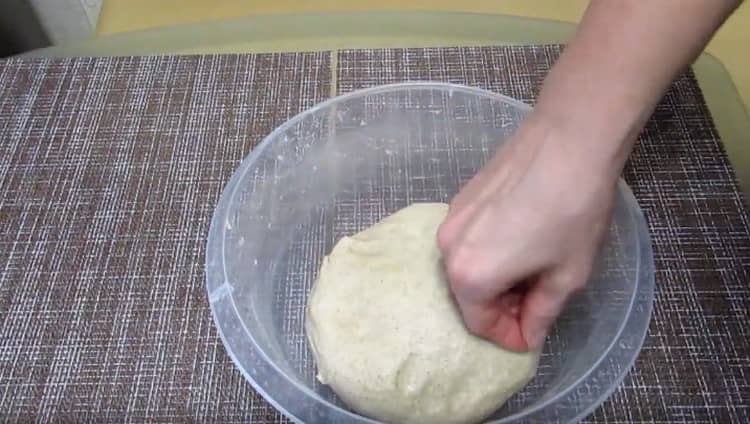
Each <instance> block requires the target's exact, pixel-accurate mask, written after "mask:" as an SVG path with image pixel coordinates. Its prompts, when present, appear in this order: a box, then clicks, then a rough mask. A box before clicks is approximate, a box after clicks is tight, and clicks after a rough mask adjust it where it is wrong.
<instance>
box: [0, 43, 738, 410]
mask: <svg viewBox="0 0 750 424" xmlns="http://www.w3.org/2000/svg"><path fill="white" fill-rule="evenodd" d="M559 52H560V49H559V47H557V46H512V47H482V48H445V49H442V48H430V49H406V50H397V49H394V50H347V51H341V52H338V53H337V54H330V53H329V52H313V53H284V54H259V55H224V56H179V57H177V56H163V57H156V56H154V57H121V58H74V59H11V60H8V61H5V62H0V318H1V319H0V414H1V415H3V416H4V417H5V418H7V419H9V420H17V421H30V420H39V421H53V420H68V421H135V422H142V421H191V420H192V421H209V420H211V421H220V422H230V421H237V422H239V421H243V422H246V421H252V422H260V423H265V422H269V423H277V422H284V421H285V419H284V417H283V416H282V415H281V414H280V413H278V412H277V411H275V410H274V409H273V407H271V406H270V405H269V404H268V403H266V402H265V401H264V400H263V399H262V398H261V397H260V396H259V395H258V394H256V393H255V392H254V391H253V389H252V388H251V386H250V384H249V383H247V382H246V381H245V380H244V378H243V377H242V375H241V374H240V372H239V370H237V369H236V368H235V367H234V365H233V364H232V362H231V360H230V359H229V357H228V356H227V354H226V353H225V351H224V348H223V347H222V344H221V341H220V340H219V337H218V334H217V331H216V329H215V326H214V324H213V320H212V318H211V314H210V308H209V304H208V300H207V298H206V293H205V288H204V274H203V270H204V267H203V260H204V254H205V240H206V234H207V232H208V226H209V222H210V219H211V215H212V212H213V208H214V206H215V204H216V202H217V201H218V196H219V194H220V191H221V189H222V188H223V186H224V184H225V183H226V182H227V181H228V179H229V177H230V175H231V173H232V171H233V170H234V169H235V167H236V166H237V165H238V164H239V163H240V161H241V160H242V158H243V157H244V156H245V155H246V154H247V153H248V152H249V151H250V150H251V149H252V148H253V146H254V145H256V144H257V143H258V142H259V141H260V140H261V139H262V138H263V137H264V136H265V135H266V134H268V133H269V132H270V131H271V130H272V129H273V128H274V127H276V126H277V125H279V124H281V123H282V122H284V121H285V120H287V119H288V118H290V117H291V116H293V115H294V114H296V113H298V112H300V111H302V110H304V109H305V108H308V107H310V106H312V105H314V104H315V103H317V102H320V101H322V100H324V99H326V98H328V97H330V96H332V95H334V94H337V93H345V92H349V91H351V90H355V89H358V88H362V87H368V86H372V85H376V84H383V83H389V82H397V81H407V80H425V79H429V80H438V81H450V82H454V83H462V84H468V85H473V86H478V87H482V88H486V89H489V90H492V91H496V92H499V93H502V94H505V95H509V96H511V97H515V98H518V99H520V100H522V101H525V102H529V103H533V102H534V99H535V95H536V93H537V91H538V88H539V84H540V82H541V81H542V79H543V78H544V75H545V73H546V71H547V70H548V69H549V67H550V65H551V63H552V62H553V61H554V60H555V58H556V57H557V56H558V55H559ZM332 76H335V78H332ZM332 81H336V82H335V83H332ZM625 178H626V180H627V181H628V183H629V184H630V185H631V188H632V189H633V192H634V193H635V195H636V197H637V199H638V201H639V203H640V204H641V207H642V208H643V210H644V212H645V215H646V218H647V221H648V223H649V228H650V231H651V235H652V238H653V244H654V254H655V265H656V284H657V294H656V300H655V305H654V314H653V320H652V324H651V328H650V332H649V335H648V337H647V339H646V342H645V346H644V348H643V351H642V352H641V355H640V357H639V359H638V361H637V363H636V365H635V368H634V369H633V370H632V371H631V373H630V374H629V375H628V376H627V377H626V379H625V381H624V382H623V384H622V385H621V386H620V387H619V388H618V389H617V390H616V391H615V392H614V393H613V394H612V396H611V397H610V399H609V400H608V401H607V402H605V403H604V404H603V405H602V406H601V407H599V408H598V409H597V410H596V411H595V412H594V413H593V414H592V415H591V416H590V417H589V418H587V421H590V422H606V423H612V422H657V423H660V422H663V423H667V422H669V423H673V422H712V423H713V422H715V423H724V422H748V421H750V342H749V341H748V339H749V338H750V330H748V324H750V317H749V316H748V315H749V314H750V312H748V311H750V217H749V215H748V212H747V210H746V209H745V207H744V205H743V201H744V199H743V197H742V194H741V192H740V191H739V190H738V186H737V183H736V180H735V176H734V172H733V170H732V169H731V167H730V166H729V165H728V162H727V158H726V155H725V153H724V151H723V148H722V145H721V143H720V140H719V138H718V135H717V133H716V130H715V128H714V125H713V123H712V121H711V118H710V115H709V113H708V111H707V109H706V107H705V103H704V101H703V97H702V95H701V92H700V90H699V88H698V86H697V85H696V82H695V79H694V77H693V76H692V74H691V73H690V72H687V73H685V74H683V75H681V76H680V77H679V78H678V79H677V80H676V81H675V83H674V84H673V85H672V88H671V89H670V91H669V93H668V94H667V95H666V96H665V98H664V99H663V101H662V102H661V103H660V104H659V106H658V107H657V109H656V112H655V114H654V116H653V118H652V119H651V120H650V121H649V123H648V125H647V126H646V128H645V129H644V131H643V133H642V134H641V136H640V139H639V142H638V144H637V146H636V148H635V152H634V154H633V155H632V157H631V159H630V161H629V163H628V165H627V168H626V171H625Z"/></svg>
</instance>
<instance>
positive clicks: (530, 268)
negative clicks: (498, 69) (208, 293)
mask: <svg viewBox="0 0 750 424" xmlns="http://www.w3.org/2000/svg"><path fill="white" fill-rule="evenodd" d="M532 121H533V120H532V119H531V118H529V120H527V123H526V124H525V125H524V126H522V128H521V129H520V130H519V131H518V132H517V133H516V135H515V136H514V137H513V138H512V139H511V140H510V141H509V142H508V143H507V144H505V145H504V146H503V147H502V148H501V149H499V151H498V152H497V154H496V155H495V157H494V158H493V159H492V160H491V161H490V162H489V163H488V164H487V165H486V166H485V167H484V168H483V169H482V170H481V171H480V172H479V173H478V174H477V175H476V176H475V177H474V178H473V179H472V180H471V181H469V183H468V184H467V185H466V186H465V187H464V188H463V189H462V190H461V191H460V192H459V193H458V195H456V197H455V198H454V199H453V201H452V202H451V205H450V210H449V212H448V216H447V218H446V220H445V221H444V222H443V224H442V226H441V227H440V229H439V232H438V243H439V245H440V249H441V250H442V253H443V261H444V265H445V270H446V273H447V277H448V280H449V281H450V285H451V290H452V292H453V294H454V296H455V299H456V301H457V303H458V306H459V308H460V310H461V313H462V315H463V319H464V322H465V324H466V326H467V328H468V329H469V331H471V332H472V333H474V334H476V335H478V336H481V337H484V338H487V339H489V340H491V341H493V342H495V343H497V344H498V345H500V346H502V347H504V348H506V349H510V350H515V351H526V350H536V349H541V347H542V345H543V344H544V339H545V336H546V334H547V332H548V331H549V328H550V326H551V325H552V324H553V322H554V321H555V319H556V318H557V316H558V315H559V314H560V312H561V311H562V309H563V307H564V305H565V303H566V301H567V299H568V298H569V297H570V296H571V294H573V293H574V292H576V291H578V290H581V289H582V288H584V286H585V284H586V282H587V280H588V278H589V275H590V273H591V270H592V266H593V263H594V260H595V258H596V255H597V253H598V249H599V246H600V244H601V242H602V239H603V238H604V236H605V233H606V231H607V228H608V226H609V222H610V219H611V213H612V212H611V211H612V207H613V202H614V194H615V188H616V181H617V175H618V174H619V170H618V171H615V172H612V171H611V170H605V168H603V167H600V168H599V169H602V170H603V171H602V172H597V171H596V168H597V167H595V166H594V165H592V163H587V158H586V157H585V152H583V151H580V149H578V150H577V148H576V147H575V146H576V140H573V139H571V138H570V137H567V138H566V137H565V136H563V135H562V134H560V133H559V132H555V131H553V130H550V129H547V128H545V127H544V125H538V124H535V123H533V122H532ZM589 159H590V158H589Z"/></svg>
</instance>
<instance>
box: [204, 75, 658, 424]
mask: <svg viewBox="0 0 750 424" xmlns="http://www.w3.org/2000/svg"><path fill="white" fill-rule="evenodd" d="M529 110H530V107H529V106H527V105H525V104H523V103H521V102H518V101H515V100H513V99H510V98H507V97H503V96H500V95H497V94H494V93H490V92H487V91H484V90H479V89H475V88H468V87H463V86H457V85H449V84H438V83H408V84H397V85H389V86H383V87H376V88H372V89H367V90H362V91H357V92H354V93H351V94H347V95H344V96H341V97H337V98H335V99H332V100H329V101H326V102H324V103H322V104H319V105H317V106H315V107H313V108H312V109H310V110H307V111H306V112H304V113H302V114H300V115H297V116H296V117H294V118H293V119H291V120H290V121H289V122H287V123H285V124H284V125H282V126H281V127H279V128H278V129H276V130H275V131H274V132H273V133H271V134H270V135H269V136H268V137H267V138H266V139H265V140H264V141H263V142H262V143H261V144H260V145H259V146H258V147H257V148H255V149H254V150H253V151H252V152H251V153H250V154H249V155H248V157H247V158H246V159H245V160H244V161H243V162H242V164H241V165H240V167H239V169H238V170H237V171H236V172H235V173H234V175H233V177H232V179H231V180H230V181H229V183H228V184H227V187H226V189H225V190H224V192H223V193H222V195H221V200H220V201H219V205H218V207H217V208H216V212H215V214H214V217H213V221H212V223H211V229H210V233H209V237H208V246H207V252H206V285H207V289H208V296H209V300H210V303H211V308H212V310H213V313H214V318H215V320H216V325H217V326H218V328H219V332H220V334H221V337H222V339H223V341H224V345H225V346H226V349H227V352H228V353H229V355H230V356H231V357H232V359H233V360H234V362H235V363H236V364H237V366H238V367H239V368H240V370H242V373H243V374H244V376H245V377H246V378H247V380H248V381H249V382H250V383H251V384H252V385H253V387H254V388H255V389H256V390H257V391H258V392H260V393H261V394H262V395H263V396H264V397H265V398H266V399H267V400H268V401H269V402H271V403H272V404H273V405H274V406H275V407H276V408H278V409H279V410H281V411H282V412H283V413H284V414H286V415H287V416H288V417H290V418H292V419H293V420H295V421H298V422H325V423H355V422H357V423H358V422H373V421H372V420H370V419H368V418H366V417H363V416H361V415H358V414H356V413H354V412H352V411H350V410H349V409H347V408H346V406H345V405H343V404H342V403H341V401H340V400H339V399H338V398H337V397H336V395H335V394H334V393H333V392H332V391H331V390H330V389H329V388H328V387H326V386H324V385H321V384H320V383H319V382H318V381H317V380H316V379H315V364H314V361H313V359H312V355H311V353H310V350H309V348H308V344H307V339H306V335H305V331H304V316H305V303H306V299H307V294H308V292H309V290H310V287H311V286H312V284H313V282H314V280H315V278H316V274H317V270H318V267H319V265H320V262H321V260H322V258H323V256H324V255H325V254H327V253H328V252H329V251H330V249H331V247H332V246H333V244H334V243H335V242H336V241H337V240H338V239H339V238H341V237H342V236H344V235H349V234H352V233H355V232H357V231H359V230H361V229H363V228H365V227H367V226H369V225H371V224H373V223H375V222H377V221H378V220H380V219H381V218H383V217H385V216H387V215H388V214H390V213H393V212H395V211H397V210H399V209H401V208H403V207H405V206H408V205H409V204H411V203H413V202H449V201H450V199H451V197H452V196H453V195H454V194H456V192H457V191H458V190H459V188H460V187H461V186H462V184H463V183H465V182H466V181H467V180H468V179H469V178H471V177H472V176H473V175H474V174H475V173H476V172H477V171H478V170H479V168H480V167H481V166H482V164H483V163H485V161H487V159H488V158H489V157H490V156H491V155H492V154H493V152H494V151H495V149H496V148H497V147H498V146H499V145H501V144H502V143H503V142H504V141H505V140H507V138H508V136H509V135H511V134H512V133H513V131H514V130H515V129H516V128H517V127H518V125H519V123H520V122H521V121H522V120H523V118H524V116H525V115H526V114H527V113H528V112H529ZM653 289H654V280H653V258H652V251H651V242H650V238H649V235H648V231H647V228H646V224H645V221H644V218H643V215H642V214H641V211H640V208H639V207H638V204H637V203H636V201H635V199H634V198H633V195H632V194H631V192H630V190H629V189H628V188H627V186H626V185H625V183H624V182H621V183H620V184H619V190H618V195H617V205H616V209H615V212H614V221H613V224H612V226H611V230H610V234H609V239H608V242H607V243H606V245H605V247H604V249H603V251H602V253H601V255H600V260H599V262H598V266H597V270H596V272H595V275H594V277H593V278H592V281H590V284H589V285H588V289H587V290H585V291H584V292H583V293H582V294H581V295H580V296H578V297H577V298H576V299H574V300H573V301H572V302H571V303H570V305H569V306H568V308H567V309H566V311H565V313H564V314H563V316H562V317H561V318H560V320H558V322H557V324H556V326H555V328H554V330H553V331H552V333H551V334H550V336H549V337H548V341H547V344H546V346H545V348H544V354H543V356H542V358H541V362H540V365H539V371H538V374H537V376H536V377H535V378H534V380H533V381H532V382H531V383H530V384H529V385H528V386H527V387H526V388H525V389H524V390H523V391H522V392H520V393H519V394H517V395H516V396H514V397H513V398H512V399H511V400H509V401H508V403H507V404H506V405H505V406H504V407H503V408H502V409H501V410H499V411H497V413H496V414H495V415H493V416H492V417H491V420H494V421H495V422H498V423H499V422H512V421H534V422H544V423H555V422H572V421H576V420H578V419H580V418H582V417H584V416H586V415H587V414H588V413H590V412H591V411H592V410H593V409H594V408H595V407H596V406H597V405H598V404H600V403H601V402H603V401H604V399H606V397H607V396H608V395H609V394H610V393H611V392H612V391H613V390H614V389H615V388H616V387H617V385H618V384H619V383H620V381H621V380H622V378H623V377H624V376H625V374H626V373H627V371H628V369H629V368H630V367H631V366H632V364H633V362H634V360H635V358H636V356H637V355H638V351H639V349H640V347H641V344H642V343H643V339H644V336H645V334H646V331H647V328H648V323H649V319H650V315H651V304H652V300H653Z"/></svg>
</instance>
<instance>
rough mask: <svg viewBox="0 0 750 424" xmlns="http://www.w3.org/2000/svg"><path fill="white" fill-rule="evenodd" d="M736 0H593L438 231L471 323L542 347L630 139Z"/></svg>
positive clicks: (601, 217)
mask: <svg viewBox="0 0 750 424" xmlns="http://www.w3.org/2000/svg"><path fill="white" fill-rule="evenodd" d="M739 3H740V1H739V0H716V1H707V0H659V1H648V2H644V1H637V0H593V1H592V2H591V3H590V5H589V7H588V9H587V11H586V13H585V15H584V17H583V20H582V21H581V24H580V25H579V27H578V31H577V33H576V35H575V37H574V39H573V40H572V41H571V43H570V44H569V45H568V47H567V48H566V49H565V51H564V53H563V54H562V55H561V57H560V59H559V60H558V62H557V63H556V64H555V66H554V67H553V69H552V70H551V71H550V73H549V75H548V76H547V78H546V80H545V83H544V86H543V88H542V91H541V93H540V95H539V99H538V102H537V105H536V107H535V109H534V112H533V113H532V114H531V116H530V117H529V118H528V119H527V120H526V121H525V122H524V124H523V125H522V127H521V128H520V129H519V131H518V132H517V133H516V134H515V135H514V137H513V138H512V140H510V141H509V142H508V143H507V144H506V145H504V146H503V147H502V148H501V149H500V150H499V151H498V152H497V154H496V155H495V157H494V158H493V159H492V160H491V161H490V162H489V163H488V164H487V165H486V166H485V167H484V168H483V169H482V170H481V171H480V172H479V173H478V174H477V175H476V176H475V177H474V178H473V179H472V180H471V181H470V182H469V183H468V184H467V185H466V186H465V187H464V188H463V189H462V190H461V192H460V193H459V194H458V195H457V196H456V197H455V198H454V199H453V201H452V202H451V208H450V211H449V214H448V217H447V218H446V220H445V222H444V223H443V225H442V226H441V228H440V231H439V233H438V242H439V244H440V247H441V249H442V251H443V257H444V263H445V266H446V272H447V275H448V278H449V281H450V283H451V289H452V290H453V293H454V295H455V298H456V300H457V303H458V305H459V308H460V309H461V312H462V315H463V318H464V321H465V323H466V325H467V327H468V328H469V330H471V331H472V332H474V333H476V334H478V335H480V336H483V337H486V338H488V339H490V340H492V341H495V342H496V343H498V344H499V345H501V346H504V347H506V348H509V349H513V350H528V349H538V348H540V347H541V345H542V344H543V341H544V337H545V335H546V333H547V331H548V330H549V327H550V326H551V325H552V323H553V322H554V320H555V319H556V317H557V316H558V315H559V313H560V312H561V310H562V308H563V306H564V305H565V302H566V300H567V299H568V298H569V297H570V295H571V294H572V293H574V292H575V291H577V290H580V289H582V288H583V287H584V285H585V283H586V281H587V279H588V277H589V275H590V273H591V269H592V266H593V261H594V259H595V256H596V254H597V251H598V248H599V246H600V244H601V242H602V239H603V237H604V235H605V233H606V229H607V227H608V225H609V221H610V218H611V210H612V205H613V202H614V194H615V189H616V182H617V179H618V177H619V175H620V173H621V171H622V168H623V166H624V164H625V161H626V159H627V156H628V154H629V153H630V151H631V149H632V146H633V142H634V140H635V138H636V136H637V134H638V133H639V131H640V130H641V128H642V127H643V125H644V123H645V122H646V120H647V119H648V117H649V116H650V114H651V113H652V111H653V109H654V107H655V105H656V103H657V102H658V101H659V99H660V98H661V96H662V95H663V93H664V92H665V90H666V89H667V87H668V86H669V84H670V82H671V81H672V79H673V78H674V76H675V75H676V74H677V73H678V72H679V71H680V70H682V69H683V68H684V67H685V66H687V65H688V64H689V63H691V62H692V61H693V60H694V59H695V57H696V56H697V55H698V54H699V53H700V51H701V50H702V49H703V47H704V46H705V45H706V44H707V43H708V41H709V40H710V38H711V36H712V35H713V33H714V32H715V31H716V30H717V29H718V28H719V26H720V25H721V24H722V23H723V21H724V20H725V19H726V18H727V16H729V15H730V14H731V12H732V11H733V10H734V9H735V8H736V7H737V6H738V5H739Z"/></svg>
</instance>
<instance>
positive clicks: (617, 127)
mask: <svg viewBox="0 0 750 424" xmlns="http://www.w3.org/2000/svg"><path fill="white" fill-rule="evenodd" d="M739 4H740V0H658V1H639V0H593V1H592V2H591V4H590V5H589V8H588V9H587V11H586V13H585V15H584V18H583V20H582V22H581V24H580V26H579V29H578V32H577V34H576V36H575V38H574V39H573V41H572V42H571V43H570V44H569V46H568V47H567V48H566V49H565V51H564V53H563V54H562V55H561V57H560V59H559V60H558V62H557V63H556V64H555V66H554V68H553V69H552V71H551V72H550V74H549V76H548V77H547V80H546V81H545V85H544V87H543V89H542V92H541V93H540V97H539V102H538V104H537V108H536V113H535V115H536V117H537V118H541V120H542V121H545V122H546V124H547V125H551V126H552V127H553V128H554V130H555V131H558V130H559V131H562V132H564V133H566V134H567V135H568V137H567V138H568V139H575V140H576V145H571V146H566V148H567V149H568V150H569V152H570V153H572V154H573V155H574V156H576V157H580V158H581V159H582V160H584V161H586V162H587V163H589V164H591V165H592V166H593V167H594V168H599V169H601V171H602V172H610V173H611V174H613V175H614V176H616V175H619V173H620V171H621V168H622V166H623V164H624V162H625V160H626V158H627V155H628V154H629V152H630V150H631V147H632V142H633V140H634V139H635V137H636V136H637V134H638V132H639V131H640V130H641V128H642V126H643V125H644V124H645V121H646V120H647V119H648V117H649V116H650V114H651V113H652V111H653V109H654V107H655V105H656V103H657V102H658V101H659V99H660V98H661V96H662V95H663V94H664V92H665V90H666V89H667V87H668V86H669V83H670V82H671V81H672V79H673V78H674V76H675V75H676V74H677V73H678V72H679V71H680V70H682V69H683V68H684V67H685V66H686V65H688V64H690V63H691V62H692V61H693V60H694V59H695V58H696V57H697V55H698V54H699V53H700V52H701V50H702V49H703V48H704V47H705V45H706V44H707V43H708V41H709V40H710V38H711V36H712V35H713V33H714V32H715V31H716V30H717V29H718V28H719V26H720V25H721V24H722V23H723V21H724V20H725V19H726V18H727V17H728V16H729V15H730V14H731V12H732V11H733V10H734V9H735V8H736V7H737V6H738V5H739Z"/></svg>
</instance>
